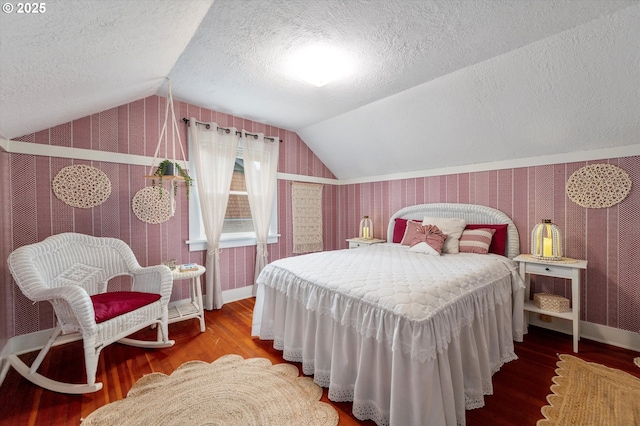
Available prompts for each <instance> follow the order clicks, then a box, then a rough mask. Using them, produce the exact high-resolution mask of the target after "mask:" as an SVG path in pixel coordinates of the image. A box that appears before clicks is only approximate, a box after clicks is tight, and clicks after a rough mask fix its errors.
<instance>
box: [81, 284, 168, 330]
mask: <svg viewBox="0 0 640 426" xmlns="http://www.w3.org/2000/svg"><path fill="white" fill-rule="evenodd" d="M157 300H160V295H159V294H155V293H141V292H139V291H111V292H107V293H102V294H94V295H93V296H91V302H92V303H93V310H94V311H95V314H96V323H98V324H100V323H101V322H105V321H107V320H110V319H111V318H115V317H117V316H120V315H123V314H126V313H127V312H131V311H135V310H136V309H138V308H141V307H143V306H146V305H149V304H150V303H153V302H155V301H157Z"/></svg>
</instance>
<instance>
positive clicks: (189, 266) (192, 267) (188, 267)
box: [180, 263, 198, 272]
mask: <svg viewBox="0 0 640 426" xmlns="http://www.w3.org/2000/svg"><path fill="white" fill-rule="evenodd" d="M197 270H198V264H196V263H185V264H184V265H180V272H190V271H197Z"/></svg>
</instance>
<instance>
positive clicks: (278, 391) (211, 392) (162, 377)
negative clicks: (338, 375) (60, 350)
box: [81, 355, 338, 426]
mask: <svg viewBox="0 0 640 426" xmlns="http://www.w3.org/2000/svg"><path fill="white" fill-rule="evenodd" d="M321 396H322V388H321V387H320V386H318V385H316V384H315V383H313V381H312V379H311V378H309V377H299V375H298V369H297V368H296V367H295V366H293V365H291V364H286V363H283V364H275V365H272V364H271V362H270V361H269V360H268V359H264V358H251V359H244V358H242V357H241V356H239V355H225V356H223V357H221V358H219V359H217V360H216V361H214V362H212V363H211V364H208V363H206V362H202V361H189V362H187V363H185V364H183V365H181V366H180V367H178V368H177V369H176V370H175V371H174V372H173V373H172V374H171V375H170V376H167V375H166V374H162V373H152V374H149V375H146V376H144V377H142V378H141V379H140V380H138V381H137V382H136V383H135V384H134V385H133V387H132V388H131V390H130V391H129V393H128V394H127V397H126V398H125V399H123V400H120V401H116V402H112V403H110V404H107V405H105V406H103V407H100V408H99V409H97V410H96V411H94V412H93V413H91V414H90V415H89V416H88V417H87V418H86V419H84V420H83V421H82V423H81V426H93V425H145V426H147V425H154V426H157V425H180V426H189V425H225V426H227V425H229V426H232V425H242V426H246V425H296V426H298V425H317V426H335V425H337V424H338V412H337V411H336V410H335V408H333V407H332V406H331V405H329V404H326V403H324V402H320V401H319V399H320V397H321Z"/></svg>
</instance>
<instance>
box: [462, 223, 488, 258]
mask: <svg viewBox="0 0 640 426" xmlns="http://www.w3.org/2000/svg"><path fill="white" fill-rule="evenodd" d="M495 232H496V230H495V229H489V228H481V229H465V230H464V231H463V232H462V236H461V237H460V252H461V253H478V254H487V253H488V252H489V246H490V245H491V239H492V237H493V234H494V233H495Z"/></svg>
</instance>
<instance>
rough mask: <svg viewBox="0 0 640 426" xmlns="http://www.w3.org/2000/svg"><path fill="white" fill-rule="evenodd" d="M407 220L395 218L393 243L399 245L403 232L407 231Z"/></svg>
mask: <svg viewBox="0 0 640 426" xmlns="http://www.w3.org/2000/svg"><path fill="white" fill-rule="evenodd" d="M407 222H408V220H407V219H401V218H399V217H398V218H396V219H395V224H394V225H393V242H394V243H400V242H402V237H404V232H405V231H406V229H407Z"/></svg>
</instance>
